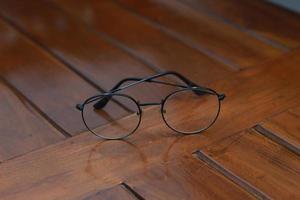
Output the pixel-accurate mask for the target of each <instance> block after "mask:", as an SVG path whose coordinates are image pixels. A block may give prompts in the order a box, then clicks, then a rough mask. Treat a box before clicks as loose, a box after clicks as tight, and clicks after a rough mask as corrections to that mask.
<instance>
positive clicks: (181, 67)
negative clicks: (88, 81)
mask: <svg viewBox="0 0 300 200" xmlns="http://www.w3.org/2000/svg"><path fill="white" fill-rule="evenodd" d="M55 2H56V3H57V4H58V5H60V6H61V7H62V8H63V9H65V10H66V11H67V12H69V13H71V14H73V15H74V16H77V17H78V18H79V19H81V20H83V21H84V22H85V23H86V24H88V25H89V26H90V27H93V28H94V29H95V30H97V31H98V32H100V33H104V34H106V35H108V36H109V37H112V38H113V39H112V40H114V41H115V43H116V44H118V45H119V46H120V47H121V48H124V49H126V50H127V51H129V52H130V53H132V54H133V55H135V56H137V57H139V58H140V59H143V60H144V61H145V62H147V63H149V64H150V65H152V66H154V67H157V68H160V69H165V70H175V71H178V72H181V73H183V74H184V75H187V76H189V77H190V78H191V79H192V80H194V81H195V82H198V83H199V84H203V83H207V82H212V81H214V80H217V79H220V78H223V77H226V76H227V75H229V74H230V73H232V71H234V70H236V69H235V68H234V67H233V68H234V69H232V68H230V66H229V67H228V66H226V65H224V64H222V63H220V62H218V61H216V60H214V59H213V58H210V57H208V56H207V55H205V54H203V53H201V52H199V51H196V50H195V49H193V48H191V47H188V46H186V45H184V44H183V43H181V42H180V41H178V40H177V39H175V38H172V37H170V36H169V35H167V34H166V33H164V32H162V31H160V30H159V29H157V28H155V27H153V26H152V25H151V24H148V23H147V22H146V21H144V20H143V19H141V18H140V17H138V16H136V15H134V14H132V13H131V12H130V11H128V10H126V9H123V8H122V7H120V6H119V5H118V4H116V3H114V2H113V1H107V0H104V1H93V0H89V1H81V2H77V1H76V3H75V1H74V0H64V1H55ZM89 13H90V14H91V16H92V20H91V19H90V18H89V17H87V15H90V14H89ZM107 19H109V20H107Z"/></svg>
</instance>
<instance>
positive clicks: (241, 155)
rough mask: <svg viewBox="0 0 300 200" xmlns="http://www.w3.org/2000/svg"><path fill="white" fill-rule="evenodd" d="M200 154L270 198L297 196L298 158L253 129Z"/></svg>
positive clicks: (299, 191)
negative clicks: (203, 154) (205, 155)
mask: <svg viewBox="0 0 300 200" xmlns="http://www.w3.org/2000/svg"><path fill="white" fill-rule="evenodd" d="M203 151H204V152H205V153H207V154H209V155H210V156H211V157H212V158H213V159H215V160H216V161H217V162H219V163H220V164H221V165H223V166H224V167H225V168H227V169H229V170H231V171H232V172H234V173H235V174H236V175H237V176H239V177H241V178H243V179H245V180H247V181H248V182H250V183H251V184H252V185H254V186H256V187H257V188H260V190H261V191H263V192H264V193H266V194H267V195H269V196H270V197H271V198H273V199H299V197H300V186H299V180H300V173H299V172H300V158H299V156H297V155H296V154H294V153H292V152H290V151H288V150H287V149H286V148H285V147H282V146H281V145H279V144H277V143H275V142H272V141H271V140H269V139H268V138H266V137H264V136H262V135H260V134H259V133H257V132H255V131H253V130H249V131H245V132H243V133H242V134H238V135H236V136H234V137H231V138H229V139H226V140H223V141H221V142H219V143H216V144H213V145H211V146H209V147H207V148H205V149H204V150H203ZM283 191H284V192H283Z"/></svg>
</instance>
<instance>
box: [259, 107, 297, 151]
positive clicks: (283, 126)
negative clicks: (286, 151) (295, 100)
mask: <svg viewBox="0 0 300 200" xmlns="http://www.w3.org/2000/svg"><path fill="white" fill-rule="evenodd" d="M261 125H262V126H263V127H264V128H266V129H267V130H269V131H271V132H272V133H274V134H276V135H277V136H278V137H280V138H282V139H283V140H285V141H287V142H288V143H290V144H291V145H293V146H295V147H296V148H298V149H299V148H300V107H296V108H292V109H290V110H288V111H286V112H283V113H280V114H278V115H276V116H273V117H272V118H270V119H268V120H266V121H265V122H263V123H262V124H261Z"/></svg>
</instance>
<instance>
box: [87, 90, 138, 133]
mask: <svg viewBox="0 0 300 200" xmlns="http://www.w3.org/2000/svg"><path fill="white" fill-rule="evenodd" d="M115 102H122V105H124V106H126V108H128V109H126V111H127V112H126V116H123V117H121V118H120V114H119V112H116V111H114V109H112V107H111V105H110V104H115ZM96 103H97V104H98V105H101V104H102V105H104V106H100V107H99V106H98V108H95V107H94V105H95V104H96ZM101 107H102V108H101ZM109 108H111V109H109ZM82 114H83V120H84V122H85V125H86V126H87V128H88V129H89V130H90V131H91V132H92V133H94V134H95V135H97V136H99V137H102V138H105V139H121V138H124V137H127V136H129V135H130V134H132V133H133V132H134V131H135V130H136V129H137V127H138V126H139V123H140V120H141V116H140V115H141V113H140V109H139V107H138V105H137V103H136V102H135V101H134V100H133V99H131V98H130V97H128V96H125V95H121V94H113V95H110V96H101V97H97V98H95V99H92V100H91V101H88V102H86V103H85V104H84V107H83V111H82ZM103 118H105V119H106V121H107V124H106V125H102V126H99V124H101V121H103ZM102 124H103V122H102Z"/></svg>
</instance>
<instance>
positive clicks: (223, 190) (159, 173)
mask: <svg viewBox="0 0 300 200" xmlns="http://www.w3.org/2000/svg"><path fill="white" fill-rule="evenodd" d="M126 182H127V183H128V184H130V185H131V186H132V187H133V188H134V189H135V191H137V192H138V193H139V194H141V195H142V196H143V197H145V199H161V200H163V199H227V198H228V199H255V198H254V196H251V195H250V194H249V193H247V192H246V191H245V190H243V189H242V188H240V187H239V186H238V185H235V184H234V183H233V182H231V181H230V180H228V179H226V177H224V176H223V175H222V174H219V173H216V172H215V171H214V170H212V169H210V167H208V166H207V165H205V164H204V163H201V162H199V161H197V160H196V159H195V158H194V157H193V156H191V155H190V156H189V157H185V158H180V163H174V162H168V163H164V166H163V167H160V166H158V167H157V166H156V167H151V168H148V169H147V171H146V172H144V171H142V172H141V173H138V174H137V175H135V176H133V177H130V178H128V179H127V180H126Z"/></svg>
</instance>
